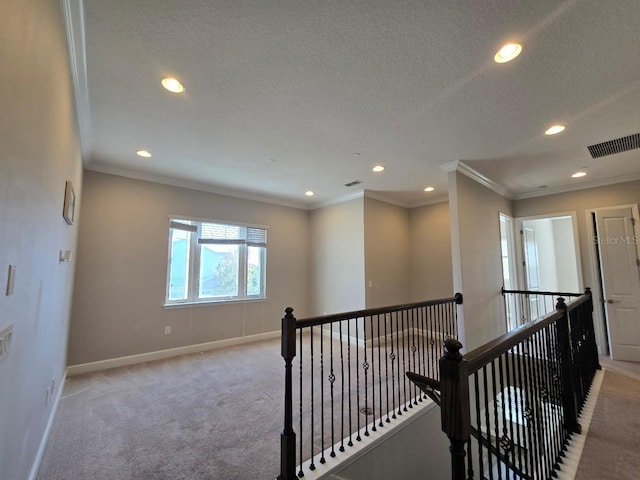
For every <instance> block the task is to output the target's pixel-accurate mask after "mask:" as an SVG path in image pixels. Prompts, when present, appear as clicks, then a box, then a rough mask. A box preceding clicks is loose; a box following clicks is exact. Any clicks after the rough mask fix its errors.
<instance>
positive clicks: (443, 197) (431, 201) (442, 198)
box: [407, 193, 449, 208]
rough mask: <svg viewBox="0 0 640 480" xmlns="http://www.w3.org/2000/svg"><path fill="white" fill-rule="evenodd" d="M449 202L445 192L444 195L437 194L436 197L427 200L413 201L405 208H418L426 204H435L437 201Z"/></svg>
mask: <svg viewBox="0 0 640 480" xmlns="http://www.w3.org/2000/svg"><path fill="white" fill-rule="evenodd" d="M448 202H449V194H448V193H446V194H444V195H438V196H437V197H433V198H430V199H429V200H421V201H419V202H414V203H412V204H411V205H409V206H408V207H407V208H419V207H426V206H428V205H435V204H437V203H448Z"/></svg>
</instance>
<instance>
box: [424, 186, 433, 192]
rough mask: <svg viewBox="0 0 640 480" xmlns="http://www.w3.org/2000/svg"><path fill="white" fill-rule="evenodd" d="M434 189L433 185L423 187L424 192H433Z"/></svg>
mask: <svg viewBox="0 0 640 480" xmlns="http://www.w3.org/2000/svg"><path fill="white" fill-rule="evenodd" d="M434 190H435V188H433V187H427V188H425V189H424V191H425V192H433V191H434Z"/></svg>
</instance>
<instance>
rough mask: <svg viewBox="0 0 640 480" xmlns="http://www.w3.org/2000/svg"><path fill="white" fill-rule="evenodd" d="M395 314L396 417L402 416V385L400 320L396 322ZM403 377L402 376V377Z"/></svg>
mask: <svg viewBox="0 0 640 480" xmlns="http://www.w3.org/2000/svg"><path fill="white" fill-rule="evenodd" d="M395 313H396V359H397V360H398V363H397V368H396V382H397V384H398V412H397V413H398V415H402V399H401V398H400V394H401V392H402V385H401V384H400V381H401V380H402V379H401V373H400V354H401V352H400V335H401V331H400V320H398V313H397V312H395ZM402 377H404V375H402Z"/></svg>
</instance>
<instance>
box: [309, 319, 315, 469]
mask: <svg viewBox="0 0 640 480" xmlns="http://www.w3.org/2000/svg"><path fill="white" fill-rule="evenodd" d="M309 345H310V357H311V360H310V361H311V442H309V443H310V446H311V462H310V463H309V470H315V469H316V465H315V463H313V462H314V448H313V447H314V443H315V442H314V439H315V437H314V428H313V424H314V422H315V417H314V413H315V412H314V401H313V398H314V396H313V386H314V384H315V383H316V382H315V379H314V378H313V364H314V358H313V326H311V327H309Z"/></svg>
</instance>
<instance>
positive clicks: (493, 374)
mask: <svg viewBox="0 0 640 480" xmlns="http://www.w3.org/2000/svg"><path fill="white" fill-rule="evenodd" d="M491 380H492V381H491V391H492V393H493V426H494V431H495V432H496V436H495V438H496V458H497V460H498V480H502V465H501V463H502V462H501V458H502V455H501V454H500V424H499V423H498V405H497V400H498V397H497V395H498V393H497V391H496V380H497V378H496V361H495V360H491Z"/></svg>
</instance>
